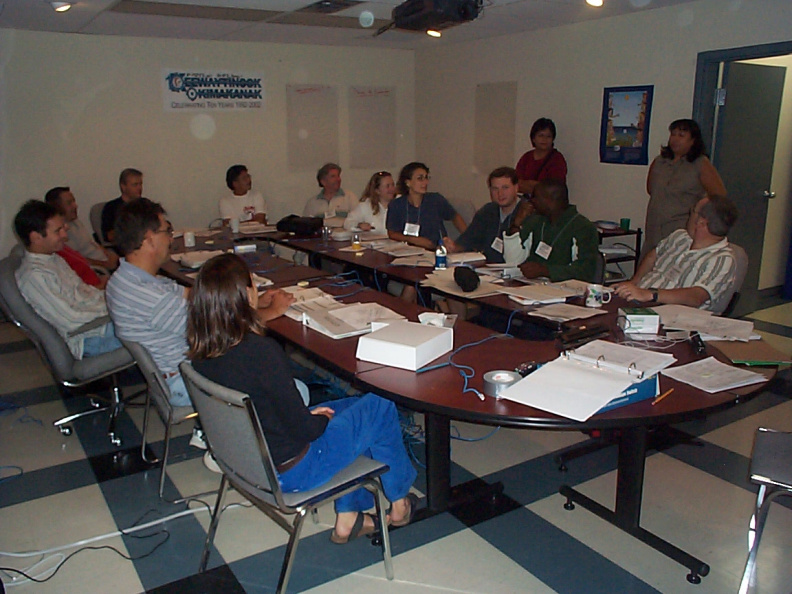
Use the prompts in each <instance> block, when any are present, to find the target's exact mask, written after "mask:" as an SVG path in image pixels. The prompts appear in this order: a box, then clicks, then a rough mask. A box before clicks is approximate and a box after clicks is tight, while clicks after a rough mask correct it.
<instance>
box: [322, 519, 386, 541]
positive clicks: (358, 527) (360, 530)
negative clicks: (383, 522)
mask: <svg viewBox="0 0 792 594" xmlns="http://www.w3.org/2000/svg"><path fill="white" fill-rule="evenodd" d="M366 516H368V517H369V518H371V523H372V525H371V526H366V525H365V522H366ZM378 526H379V521H378V518H377V517H376V516H373V515H371V514H366V513H363V512H358V515H357V518H355V523H354V524H353V525H352V530H351V531H350V533H349V536H338V534H336V531H335V528H333V531H332V532H331V533H330V541H331V542H334V543H335V544H347V543H348V542H351V541H353V540H355V539H356V538H359V537H361V536H369V535H371V534H374V533H375V532H376V531H377V530H378Z"/></svg>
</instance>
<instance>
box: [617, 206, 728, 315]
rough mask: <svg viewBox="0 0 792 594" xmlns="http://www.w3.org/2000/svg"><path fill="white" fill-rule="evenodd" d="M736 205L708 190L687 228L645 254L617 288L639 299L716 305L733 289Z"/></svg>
mask: <svg viewBox="0 0 792 594" xmlns="http://www.w3.org/2000/svg"><path fill="white" fill-rule="evenodd" d="M736 220H737V207H736V206H735V205H734V202H732V201H731V200H730V199H729V198H727V197H726V196H716V195H713V196H709V197H705V198H702V199H701V200H699V201H698V202H697V203H696V205H695V206H694V207H693V208H692V209H691V210H690V215H689V216H688V220H687V225H686V227H685V229H677V230H676V231H674V232H673V233H671V234H670V235H669V236H668V237H666V238H665V239H663V240H662V241H660V243H658V244H657V247H656V248H654V249H652V250H651V251H650V252H649V253H648V254H646V256H644V258H643V260H641V263H640V264H639V265H638V269H637V270H636V272H635V276H633V277H632V278H631V279H630V280H629V281H627V282H625V283H620V284H618V285H616V294H617V295H619V296H621V297H624V298H625V299H631V300H635V301H654V302H655V303H676V304H680V305H688V306H691V307H698V308H701V309H712V307H713V304H715V303H717V302H720V297H721V296H722V295H723V294H724V293H726V292H727V291H730V290H733V286H734V278H735V273H736V268H737V266H736V261H735V258H734V252H733V251H732V248H731V246H730V245H729V240H728V238H727V237H726V235H727V234H728V232H729V229H731V227H732V225H734V222H735V221H736Z"/></svg>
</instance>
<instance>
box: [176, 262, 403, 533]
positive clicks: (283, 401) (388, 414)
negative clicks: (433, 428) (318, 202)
mask: <svg viewBox="0 0 792 594" xmlns="http://www.w3.org/2000/svg"><path fill="white" fill-rule="evenodd" d="M257 303H258V295H257V292H256V287H255V285H254V284H253V280H252V279H251V277H250V271H249V270H248V268H247V265H246V264H245V262H244V260H242V259H241V258H240V257H239V256H237V255H235V254H223V255H222V256H217V257H215V258H212V259H211V260H209V261H208V262H207V263H206V264H204V265H203V267H202V268H201V271H200V272H199V273H198V278H196V280H195V286H194V287H193V290H192V291H191V292H190V300H189V309H188V317H187V342H188V343H189V346H190V351H189V353H188V356H189V357H190V359H192V364H193V366H194V367H195V369H196V371H198V373H200V374H202V375H204V376H205V377H207V378H209V379H210V380H212V381H214V382H216V383H218V384H221V385H223V386H226V387H229V388H231V389H233V390H237V391H239V392H244V393H245V394H248V395H249V396H250V399H251V401H252V402H253V406H254V407H255V409H256V413H257V414H258V417H259V421H260V422H261V428H262V430H263V431H264V435H265V436H266V438H267V444H268V445H269V448H270V453H271V454H272V459H273V462H274V463H275V465H276V468H277V470H278V476H279V480H280V483H281V487H282V488H283V490H284V491H286V492H296V491H306V490H309V489H313V488H316V487H319V486H321V485H322V484H324V483H326V482H327V481H328V480H330V479H331V478H332V477H333V475H335V474H336V473H337V472H338V471H339V470H341V469H342V468H345V467H346V466H348V465H349V464H351V463H352V462H353V461H354V460H355V459H356V458H357V457H358V456H360V455H365V456H368V457H370V458H372V459H374V460H378V461H380V462H384V463H385V464H387V465H388V466H389V467H390V470H388V472H386V473H385V474H383V475H382V486H383V489H384V491H385V496H386V497H387V498H388V499H389V500H390V501H391V502H392V506H391V511H390V514H389V522H390V524H391V525H392V526H404V525H406V524H408V523H409V522H410V520H411V519H412V516H413V513H414V512H415V506H416V503H417V498H416V496H415V495H413V494H411V493H410V486H411V485H412V483H413V481H414V480H415V476H416V472H415V469H414V468H413V466H412V464H411V462H410V459H409V457H408V456H407V452H406V450H405V449H404V444H403V443H402V436H401V428H400V426H399V417H398V413H397V412H396V406H395V405H394V404H393V402H391V401H389V400H384V399H383V398H380V397H379V396H376V395H375V394H366V395H365V396H362V397H361V398H344V399H341V400H335V401H333V402H332V405H331V407H327V406H316V407H314V408H311V409H309V408H308V407H306V406H305V404H304V403H303V400H302V397H301V396H300V393H299V392H298V391H297V388H296V386H295V384H294V377H293V376H292V374H291V367H290V365H289V359H288V357H287V356H286V353H284V352H283V349H282V348H281V346H280V345H279V344H278V343H277V342H275V341H274V340H273V339H272V338H267V337H265V336H264V329H263V327H262V325H261V321H260V319H259V315H258V313H257V311H256V304H257ZM373 506H374V498H373V496H372V494H371V493H370V492H369V491H366V490H365V489H358V490H356V491H353V492H352V493H349V494H347V495H344V496H343V497H340V498H338V499H336V501H335V509H336V521H335V527H334V528H333V532H332V534H331V535H330V540H332V541H333V542H335V543H337V544H344V543H347V542H349V541H350V540H353V539H355V538H357V537H358V536H363V535H365V534H371V533H373V532H374V531H375V530H376V526H375V523H374V517H373V516H371V515H369V514H365V513H363V511H364V510H367V509H370V508H371V507H373Z"/></svg>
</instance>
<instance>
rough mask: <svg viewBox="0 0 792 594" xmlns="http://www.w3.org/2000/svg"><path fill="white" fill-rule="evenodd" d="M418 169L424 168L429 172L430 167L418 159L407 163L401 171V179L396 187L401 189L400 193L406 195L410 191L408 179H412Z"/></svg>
mask: <svg viewBox="0 0 792 594" xmlns="http://www.w3.org/2000/svg"><path fill="white" fill-rule="evenodd" d="M416 169H423V170H424V171H426V173H429V168H428V167H427V166H426V165H424V164H423V163H419V162H418V161H413V162H412V163H407V165H405V166H404V167H402V169H401V171H400V172H399V181H398V182H397V183H396V189H397V190H398V191H399V194H403V195H404V196H406V195H407V194H409V193H410V188H408V187H407V180H408V179H412V176H413V173H415V170H416Z"/></svg>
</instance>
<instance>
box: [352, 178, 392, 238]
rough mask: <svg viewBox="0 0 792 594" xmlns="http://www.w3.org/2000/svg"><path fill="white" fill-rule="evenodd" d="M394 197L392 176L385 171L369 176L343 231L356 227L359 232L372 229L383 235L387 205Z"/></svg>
mask: <svg viewBox="0 0 792 594" xmlns="http://www.w3.org/2000/svg"><path fill="white" fill-rule="evenodd" d="M395 195H396V184H395V183H393V176H392V175H391V174H390V173H388V172H387V171H378V172H377V173H375V174H374V175H372V176H371V179H370V180H369V182H368V183H367V184H366V189H365V190H363V194H362V195H361V197H360V202H358V204H357V206H355V208H354V209H352V212H350V213H349V215H347V218H346V219H345V220H344V229H354V228H356V227H357V228H358V229H360V230H361V231H371V230H372V229H374V230H376V231H380V232H382V233H385V231H386V228H385V220H386V218H387V216H388V205H389V204H390V202H391V200H393V197H394V196H395Z"/></svg>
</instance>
